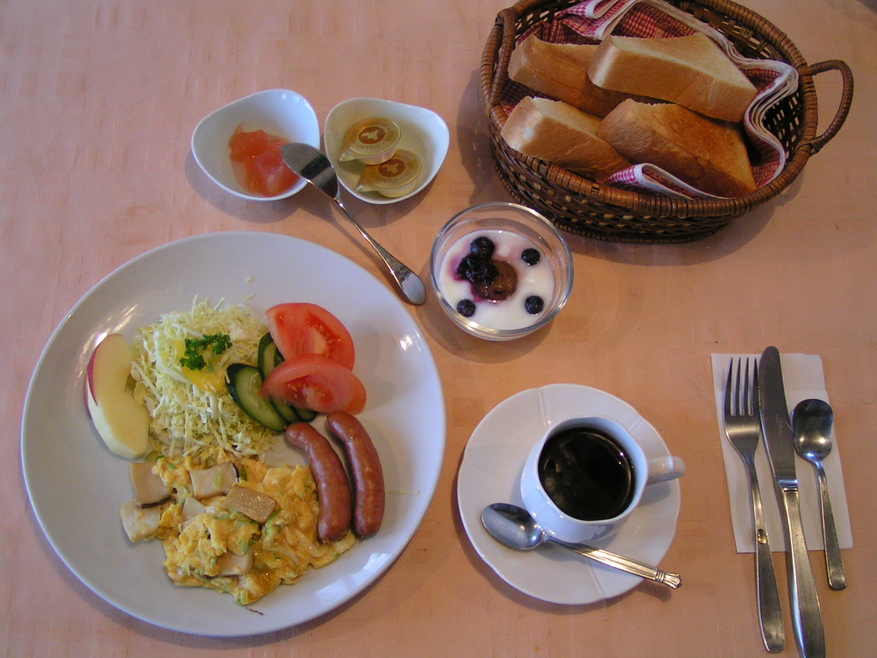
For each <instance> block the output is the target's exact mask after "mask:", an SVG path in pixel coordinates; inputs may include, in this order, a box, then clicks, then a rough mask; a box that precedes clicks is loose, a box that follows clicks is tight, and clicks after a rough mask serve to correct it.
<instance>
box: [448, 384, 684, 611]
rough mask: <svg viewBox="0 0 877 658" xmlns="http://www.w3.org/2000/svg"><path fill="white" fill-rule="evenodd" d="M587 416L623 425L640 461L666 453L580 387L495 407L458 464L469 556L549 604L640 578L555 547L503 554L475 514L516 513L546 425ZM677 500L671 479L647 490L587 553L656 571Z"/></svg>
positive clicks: (621, 406) (633, 414) (614, 402)
mask: <svg viewBox="0 0 877 658" xmlns="http://www.w3.org/2000/svg"><path fill="white" fill-rule="evenodd" d="M592 415H600V416H606V417H608V418H612V419H614V420H615V421H617V422H618V423H619V424H621V425H622V426H624V427H625V428H626V429H627V430H628V431H629V432H630V434H631V435H632V436H633V438H634V439H636V441H637V442H638V443H639V444H640V445H641V446H642V447H643V450H644V451H645V453H646V457H648V458H650V459H651V458H654V457H661V456H666V455H669V454H670V453H669V451H668V450H667V446H666V445H665V444H664V441H663V440H662V439H661V437H660V435H659V434H658V432H657V431H656V430H655V428H654V427H652V426H651V425H650V424H649V423H648V422H647V421H646V420H645V419H644V418H643V417H642V416H640V415H639V413H637V411H636V410H635V409H634V408H633V407H631V406H630V405H629V404H627V403H626V402H624V401H623V400H620V399H618V398H617V397H615V396H613V395H610V394H609V393H606V392H604V391H600V390H597V389H594V388H589V387H586V386H578V385H575V384H554V385H551V386H545V387H543V388H534V389H529V390H526V391H522V392H521V393H518V394H516V395H513V396H512V397H510V398H508V399H507V400H505V401H503V402H501V403H500V404H499V405H497V406H496V408H494V409H493V410H492V411H491V412H490V413H488V414H487V416H485V417H484V419H483V420H482V421H481V422H480V423H479V424H478V427H476V428H475V431H474V432H473V433H472V436H471V437H470V439H469V443H468V444H467V445H466V450H465V452H464V453H463V461H462V462H461V464H460V470H459V473H458V478H457V504H458V505H459V507H460V516H461V518H462V520H463V526H464V527H465V529H466V533H467V534H468V535H469V539H470V540H471V541H472V545H473V546H474V547H475V550H476V551H477V552H478V554H479V555H480V556H481V557H482V559H484V561H485V562H486V563H487V564H488V565H490V567H491V568H492V569H493V570H494V571H495V572H496V573H497V575H499V577H500V578H502V579H503V580H505V581H506V582H507V583H508V584H509V585H511V586H512V587H514V588H516V589H518V590H520V591H521V592H524V593H525V594H529V595H530V596H533V597H535V598H537V599H541V600H543V601H548V602H549V603H560V604H566V605H584V604H588V603H594V602H596V601H602V600H604V599H609V598H612V597H615V596H619V595H621V594H624V593H625V592H627V591H629V590H631V589H633V588H634V587H636V586H637V585H638V584H639V583H640V582H641V580H642V579H641V578H640V577H638V576H632V575H630V574H627V573H623V572H621V571H618V570H616V569H612V568H611V567H607V566H604V565H602V564H598V563H596V562H592V561H590V560H588V559H587V558H584V557H582V556H579V555H577V554H575V553H573V552H572V551H569V550H567V549H565V548H562V547H560V546H557V545H556V544H545V545H543V546H540V547H539V548H538V549H537V550H535V551H530V552H526V551H515V550H512V549H510V548H506V547H505V546H503V545H502V544H500V543H499V542H498V541H496V540H495V539H493V538H492V537H491V536H490V535H488V534H487V531H486V530H485V529H484V526H482V525H481V511H482V510H483V509H484V508H485V507H487V506H488V505H490V504H491V503H513V504H515V505H520V506H523V503H522V501H521V490H520V481H521V471H522V470H523V467H524V462H525V461H526V459H527V455H528V454H529V452H530V449H531V448H532V447H533V446H534V445H535V444H536V442H537V441H538V440H539V438H540V437H541V436H542V435H543V434H544V433H545V432H546V431H547V430H548V429H549V428H550V427H552V426H553V425H555V424H557V423H559V422H561V421H563V420H567V419H569V418H577V417H583V416H592ZM680 500H681V498H680V489H679V482H678V480H675V481H672V482H665V483H662V484H654V485H651V486H650V487H648V488H647V489H646V492H645V493H644V494H643V498H642V502H641V503H640V505H639V506H638V507H637V509H636V510H634V512H633V513H632V514H631V516H630V517H629V518H628V520H627V521H626V522H625V523H624V525H623V526H622V528H621V529H620V530H619V531H618V532H617V533H616V534H615V535H613V536H612V537H609V538H607V539H605V540H603V541H600V542H594V546H598V547H599V548H605V549H607V550H609V551H612V552H615V553H620V554H622V555H626V556H628V557H631V558H634V559H636V560H639V561H641V562H645V563H647V564H651V565H654V566H657V565H658V564H659V563H660V562H661V560H662V559H663V558H664V556H665V555H666V554H667V550H668V549H669V548H670V544H671V543H672V541H673V537H674V535H675V534H676V519H677V517H678V516H679V507H680ZM671 570H673V571H676V569H671ZM683 577H684V574H683Z"/></svg>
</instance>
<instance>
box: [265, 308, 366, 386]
mask: <svg viewBox="0 0 877 658" xmlns="http://www.w3.org/2000/svg"><path fill="white" fill-rule="evenodd" d="M265 315H266V316H267V320H268V330H269V331H270V332H271V338H273V339H274V342H275V343H276V345H277V349H278V350H280V354H282V355H283V358H284V359H286V360H289V359H291V358H293V357H296V356H301V355H303V354H319V355H320V356H324V357H326V358H328V359H331V360H332V361H334V362H335V363H337V364H339V365H342V366H344V367H345V368H347V369H348V370H352V369H353V363H354V361H355V360H356V350H355V348H354V346H353V338H352V337H351V336H350V332H349V331H347V327H345V326H344V325H343V324H342V323H341V321H340V320H339V319H338V318H336V317H335V316H334V315H332V314H331V313H330V312H329V311H327V310H326V309H324V308H323V307H322V306H317V305H316V304H305V303H288V304H277V305H276V306H272V307H271V308H269V309H268V311H267V312H266V314H265Z"/></svg>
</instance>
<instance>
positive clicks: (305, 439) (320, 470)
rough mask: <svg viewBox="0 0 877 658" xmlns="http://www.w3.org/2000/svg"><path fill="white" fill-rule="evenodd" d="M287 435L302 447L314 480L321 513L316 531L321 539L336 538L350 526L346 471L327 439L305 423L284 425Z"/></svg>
mask: <svg viewBox="0 0 877 658" xmlns="http://www.w3.org/2000/svg"><path fill="white" fill-rule="evenodd" d="M286 439H287V440H288V441H289V442H290V443H291V444H292V445H294V446H297V447H299V448H301V449H302V450H304V451H305V454H307V457H308V460H309V461H310V464H311V471H312V472H313V474H314V480H315V481H316V483H317V494H318V495H319V497H320V517H319V520H318V523H317V533H318V534H319V536H320V539H321V540H322V541H324V542H331V541H338V540H339V539H341V538H343V537H344V536H345V535H346V534H347V533H348V531H349V530H350V519H351V516H352V513H353V512H352V507H353V505H352V500H351V494H350V484H349V482H348V481H347V473H346V472H345V471H344V465H343V464H342V463H341V459H340V458H339V457H338V454H337V453H336V452H335V450H334V449H333V448H332V445H331V444H330V443H329V441H328V440H327V439H326V437H324V436H323V435H322V434H320V433H319V432H318V431H317V430H315V429H314V428H313V427H312V426H311V425H309V424H307V423H293V424H292V425H290V426H289V427H287V428H286Z"/></svg>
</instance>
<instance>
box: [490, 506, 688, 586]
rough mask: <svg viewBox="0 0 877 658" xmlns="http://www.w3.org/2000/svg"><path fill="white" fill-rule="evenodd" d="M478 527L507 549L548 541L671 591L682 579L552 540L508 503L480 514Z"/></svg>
mask: <svg viewBox="0 0 877 658" xmlns="http://www.w3.org/2000/svg"><path fill="white" fill-rule="evenodd" d="M481 523H482V524H484V529H485V530H487V532H488V533H489V534H490V536H491V537H493V538H494V539H496V540H497V541H498V542H500V543H501V544H505V545H506V546H508V547H509V548H514V549H517V550H519V551H531V550H533V549H534V548H536V547H537V546H539V545H540V544H542V543H543V542H546V541H550V542H554V543H556V544H560V545H561V546H563V547H564V548H568V549H569V550H571V551H574V552H576V553H578V554H579V555H584V556H585V557H586V558H590V559H592V560H596V561H597V562H601V563H603V564H606V565H608V566H610V567H614V568H615V569H620V570H621V571H626V572H627V573H632V574H633V575H635V576H639V577H640V578H647V579H649V580H654V581H655V582H656V583H662V584H664V585H667V586H668V587H672V588H673V589H676V588H677V587H679V586H680V585H682V578H681V577H680V576H679V574H676V573H668V572H666V571H661V570H660V569H656V568H654V567H650V566H649V565H647V564H643V563H642V562H637V561H636V560H632V559H630V558H627V557H624V556H622V555H616V554H615V553H610V552H609V551H604V550H603V549H601V548H593V547H592V546H588V545H586V544H567V543H565V542H562V541H559V540H557V539H554V538H553V537H551V536H550V535H548V533H546V532H545V531H544V530H543V529H542V528H541V527H540V526H539V524H538V523H536V519H534V518H533V517H532V516H530V513H529V512H527V510H525V509H523V508H521V507H518V506H517V505H509V504H508V503H494V504H493V505H488V506H487V507H485V508H484V511H483V512H481Z"/></svg>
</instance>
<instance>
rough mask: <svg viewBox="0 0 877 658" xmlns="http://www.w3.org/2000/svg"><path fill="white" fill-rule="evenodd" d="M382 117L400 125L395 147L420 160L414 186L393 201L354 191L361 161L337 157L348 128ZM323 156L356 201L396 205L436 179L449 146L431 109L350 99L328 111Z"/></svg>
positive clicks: (443, 127)
mask: <svg viewBox="0 0 877 658" xmlns="http://www.w3.org/2000/svg"><path fill="white" fill-rule="evenodd" d="M373 117H383V118H385V119H390V120H391V121H395V122H396V123H397V124H399V128H400V129H401V131H402V136H401V137H400V139H399V144H398V147H397V148H400V149H405V150H406V151H411V152H412V153H414V154H415V155H417V157H419V158H420V163H421V167H422V168H421V171H420V177H419V180H418V182H417V184H416V185H415V186H414V189H412V190H411V191H410V192H408V194H405V195H404V196H400V197H396V198H392V199H391V198H388V197H384V196H381V195H380V194H378V193H377V192H357V191H356V186H357V185H358V184H359V177H360V175H361V174H362V170H363V169H364V168H365V165H363V164H362V163H361V162H356V161H352V162H339V160H338V154H339V153H340V151H341V145H342V143H343V142H344V136H345V135H346V134H347V131H348V130H349V129H350V127H351V126H353V125H354V124H356V123H357V122H359V121H362V120H363V119H370V118H373ZM323 141H324V143H325V146H326V156H327V157H328V158H329V161H330V162H331V163H332V166H333V167H334V168H335V173H336V174H337V175H338V180H339V181H341V185H343V186H344V188H345V189H346V190H347V191H348V192H350V193H351V194H352V195H353V196H355V197H356V198H357V199H361V200H362V201H365V202H367V203H373V204H378V205H383V204H388V203H397V202H399V201H403V200H404V199H408V198H410V197H412V196H414V195H415V194H417V193H419V192H420V191H421V190H423V188H425V187H426V186H427V185H429V183H430V182H431V181H432V179H433V178H435V176H436V174H437V173H438V171H439V169H441V166H442V163H443V162H444V161H445V156H446V155H447V154H448V147H449V146H450V143H451V135H450V131H449V130H448V124H447V123H445V120H444V119H442V118H441V117H440V116H439V115H438V114H436V113H435V112H433V111H432V110H428V109H426V108H424V107H418V106H416V105H406V104H405V103H397V102H394V101H387V100H382V99H380V98H351V99H350V100H346V101H344V102H343V103H339V104H338V105H336V106H335V107H334V108H332V110H331V111H330V112H329V114H328V116H327V117H326V122H325V126H324V129H323Z"/></svg>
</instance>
